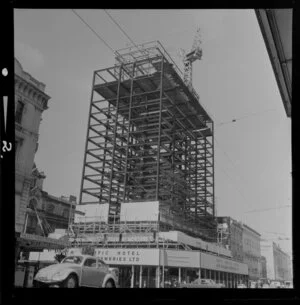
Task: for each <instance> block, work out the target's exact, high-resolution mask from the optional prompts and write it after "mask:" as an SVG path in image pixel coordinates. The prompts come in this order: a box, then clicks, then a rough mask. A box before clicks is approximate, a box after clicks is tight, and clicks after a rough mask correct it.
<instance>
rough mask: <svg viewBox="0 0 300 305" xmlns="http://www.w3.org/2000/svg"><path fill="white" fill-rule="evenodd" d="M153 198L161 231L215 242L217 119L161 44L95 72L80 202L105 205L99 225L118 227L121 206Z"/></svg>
mask: <svg viewBox="0 0 300 305" xmlns="http://www.w3.org/2000/svg"><path fill="white" fill-rule="evenodd" d="M190 69H191V68H190ZM152 201H157V202H159V211H158V214H159V215H158V216H159V217H158V219H157V224H155V226H154V227H155V228H156V230H158V231H169V230H172V229H173V230H181V231H184V232H186V233H188V234H190V235H192V236H194V237H201V238H203V239H204V240H207V241H211V242H213V241H215V240H216V221H215V219H214V216H215V208H214V146H213V121H212V119H211V118H210V116H209V115H208V114H207V112H206V111H205V109H204V108H203V107H202V106H201V104H200V101H199V96H198V94H197V93H196V92H195V90H194V89H193V87H192V84H191V83H188V84H187V82H186V81H185V79H184V77H183V74H182V72H181V71H180V70H179V68H178V67H177V66H176V64H175V63H174V61H173V60H172V59H171V57H170V56H169V55H168V53H167V52H166V51H165V49H164V48H163V46H162V45H161V44H160V43H159V42H153V43H148V44H145V45H142V46H139V47H137V48H127V49H122V50H119V51H117V52H116V64H115V66H113V67H110V68H105V69H101V70H97V71H95V72H94V77H93V88H92V95H91V103H90V111H89V120H88V132H87V140H86V147H85V155H84V168H83V175H82V185H81V194H80V205H85V206H86V207H87V206H91V205H99V204H100V205H107V206H108V211H107V213H108V214H107V215H97V216H99V217H100V218H99V221H98V224H101V223H102V222H104V223H106V224H107V225H111V224H113V225H114V226H113V227H114V230H118V224H119V225H121V224H122V222H124V219H121V218H120V214H121V207H122V204H124V203H134V202H135V203H141V204H142V202H148V203H149V202H152ZM142 206H143V205H140V207H141V208H142ZM137 208H139V206H138V205H137ZM94 216H96V215H94ZM106 218H107V219H106ZM103 220H104V221H103ZM106 220H107V221H106ZM143 220H144V219H140V220H138V222H140V221H143ZM96 222H97V221H96ZM88 223H90V222H89V221H88V218H85V221H84V224H82V225H80V224H74V225H73V227H74V230H75V231H76V229H77V230H80V231H82V229H83V226H84V227H87V224H88ZM93 223H95V221H93ZM153 225H154V224H153V223H152V227H153ZM139 226H140V223H137V227H139ZM98 227H99V230H100V232H101V226H98ZM154 227H153V228H154ZM98 232H99V231H98Z"/></svg>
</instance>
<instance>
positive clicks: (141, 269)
mask: <svg viewBox="0 0 300 305" xmlns="http://www.w3.org/2000/svg"><path fill="white" fill-rule="evenodd" d="M142 279H143V267H142V266H140V282H139V288H142Z"/></svg>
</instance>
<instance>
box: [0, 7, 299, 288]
mask: <svg viewBox="0 0 300 305" xmlns="http://www.w3.org/2000/svg"><path fill="white" fill-rule="evenodd" d="M13 16H14V17H13V18H14V20H13V23H14V38H13V41H14V107H15V108H14V109H15V119H14V125H15V140H14V143H13V146H12V147H13V149H14V153H15V198H14V200H15V209H14V213H15V224H14V225H15V240H16V244H15V250H14V287H15V288H26V289H32V290H34V289H39V288H81V287H88V288H115V289H120V288H128V289H129V288H156V289H160V288H171V289H182V288H194V291H195V288H196V289H202V288H204V289H206V288H213V289H217V292H218V291H222V290H225V289H232V290H234V289H237V290H236V291H238V292H239V291H240V289H244V291H247V289H248V290H251V289H253V290H254V289H256V290H260V289H261V290H264V289H269V290H271V289H273V290H274V289H292V288H293V287H294V282H293V276H294V275H293V248H292V243H293V240H292V144H291V142H292V141H291V113H292V111H291V108H292V107H291V105H292V59H293V56H292V33H293V31H292V23H293V9H292V8H281V9H275V8H272V9H267V8H266V9H265V8H264V9H254V8H253V9H250V8H249V9H83V8H80V9H79V8H74V9H72V8H69V9H68V8H64V9H50V8H48V9H46V8H45V9H34V8H14V10H13ZM2 73H3V71H2ZM3 142H4V141H3ZM3 144H4V143H3ZM6 144H7V143H6ZM3 146H4V145H3ZM7 146H8V145H7ZM7 146H6V149H7V148H8V147H7ZM3 148H4V147H2V151H3ZM1 158H2V156H1ZM34 291H35V290H34ZM183 291H184V292H186V291H187V290H186V289H185V290H183ZM199 293H200V292H199Z"/></svg>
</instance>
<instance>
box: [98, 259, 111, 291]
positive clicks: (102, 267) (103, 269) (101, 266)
mask: <svg viewBox="0 0 300 305" xmlns="http://www.w3.org/2000/svg"><path fill="white" fill-rule="evenodd" d="M97 269H98V285H100V286H102V283H103V280H104V277H105V275H106V274H107V273H108V267H107V265H106V264H105V263H104V262H103V261H101V260H100V259H97Z"/></svg>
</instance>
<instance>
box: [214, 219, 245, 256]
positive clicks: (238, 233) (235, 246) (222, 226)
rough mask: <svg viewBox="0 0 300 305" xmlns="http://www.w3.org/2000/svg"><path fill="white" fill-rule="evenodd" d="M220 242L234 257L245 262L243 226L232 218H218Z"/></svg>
mask: <svg viewBox="0 0 300 305" xmlns="http://www.w3.org/2000/svg"><path fill="white" fill-rule="evenodd" d="M217 221H218V240H219V242H221V243H222V244H223V245H224V246H225V247H227V248H228V249H229V250H230V251H231V253H232V257H233V258H234V259H235V260H237V261H243V226H242V224H241V223H240V222H238V221H236V220H234V219H232V218H231V217H228V216H227V217H217Z"/></svg>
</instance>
